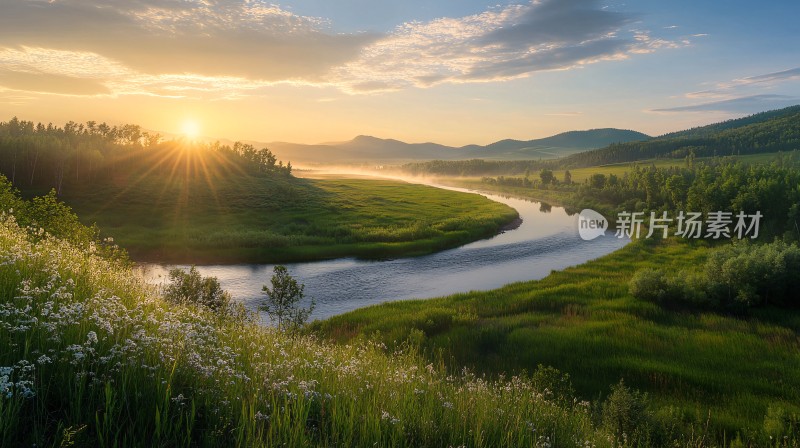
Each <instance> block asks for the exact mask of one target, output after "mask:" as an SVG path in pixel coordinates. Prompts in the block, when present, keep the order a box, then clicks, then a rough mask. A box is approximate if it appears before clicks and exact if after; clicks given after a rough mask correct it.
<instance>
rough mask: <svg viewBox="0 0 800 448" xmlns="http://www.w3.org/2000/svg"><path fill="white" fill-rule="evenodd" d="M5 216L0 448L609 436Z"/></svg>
mask: <svg viewBox="0 0 800 448" xmlns="http://www.w3.org/2000/svg"><path fill="white" fill-rule="evenodd" d="M90 252H91V251H89V252H88V253H87V252H86V251H83V250H80V249H77V248H76V247H74V246H72V245H71V244H69V243H67V242H64V241H62V240H59V239H56V238H53V237H50V236H48V235H46V234H44V233H42V234H40V233H39V232H36V233H35V234H34V235H30V234H29V233H28V232H26V231H24V230H23V229H21V228H20V227H19V226H18V225H17V223H16V222H15V220H14V219H13V217H10V216H8V215H4V216H3V219H2V220H0V446H4V447H5V446H9V447H10V446H99V447H135V446H148V447H150V446H187V447H188V446H239V447H251V446H255V447H258V446H265V447H267V446H269V447H272V446H293V447H294V446H348V447H349V446H357V447H358V446H363V447H367V446H369V447H372V446H409V447H418V446H476V447H480V446H514V447H516V446H594V445H599V446H604V445H608V439H607V438H606V436H605V435H604V434H603V433H602V432H598V430H597V429H596V428H595V427H594V426H593V424H592V418H591V410H590V409H589V407H588V404H587V403H578V402H574V403H573V402H570V403H565V402H564V401H563V400H559V399H556V398H555V397H554V396H553V395H552V394H551V393H549V392H548V391H546V390H540V389H538V388H537V387H535V386H534V383H533V382H532V381H529V380H526V379H524V378H523V377H512V378H508V379H499V380H495V381H488V380H486V379H485V378H483V377H481V376H476V375H474V374H472V373H469V372H467V371H464V372H459V373H457V374H448V373H447V369H445V368H444V365H443V364H442V363H441V362H436V361H434V362H430V361H426V360H424V358H423V357H421V356H420V355H419V354H418V353H417V350H416V349H415V347H414V346H413V345H405V346H398V347H396V348H393V349H391V350H390V349H387V348H386V347H385V346H384V345H382V344H380V343H368V342H364V343H353V344H347V345H333V344H329V343H324V342H321V341H319V340H318V339H316V338H314V337H311V336H295V337H289V336H287V335H285V334H281V333H278V332H276V331H274V330H271V329H269V328H264V327H260V326H258V325H257V324H256V323H254V322H253V321H251V320H249V319H248V318H246V317H245V318H238V319H234V318H223V317H219V316H217V315H215V314H213V313H211V312H209V311H206V310H204V309H201V308H194V307H189V306H180V305H174V304H168V303H166V302H164V301H162V300H161V298H160V297H158V296H157V294H156V292H155V291H154V290H153V289H152V288H151V287H150V286H148V285H147V284H146V283H144V282H143V281H142V280H141V279H139V278H138V277H136V276H135V275H134V273H133V272H132V271H131V270H130V269H129V268H128V267H126V266H124V265H122V264H120V263H119V262H115V261H109V260H108V259H105V258H102V257H99V256H97V255H96V254H92V253H90Z"/></svg>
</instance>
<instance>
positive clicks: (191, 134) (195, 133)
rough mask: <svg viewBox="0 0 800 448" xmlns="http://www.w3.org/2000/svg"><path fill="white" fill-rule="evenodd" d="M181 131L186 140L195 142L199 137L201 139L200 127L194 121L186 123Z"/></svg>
mask: <svg viewBox="0 0 800 448" xmlns="http://www.w3.org/2000/svg"><path fill="white" fill-rule="evenodd" d="M181 130H182V131H183V135H185V136H186V138H189V139H192V140H194V139H196V138H197V137H200V125H199V124H198V123H197V122H196V121H194V120H186V121H184V122H183V126H182V127H181Z"/></svg>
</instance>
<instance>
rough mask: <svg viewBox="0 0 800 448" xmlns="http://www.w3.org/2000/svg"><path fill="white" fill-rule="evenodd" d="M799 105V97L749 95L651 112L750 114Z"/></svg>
mask: <svg viewBox="0 0 800 448" xmlns="http://www.w3.org/2000/svg"><path fill="white" fill-rule="evenodd" d="M797 104H800V97H793V96H788V95H769V94H765V95H750V96H744V97H740V98H732V99H727V100H721V101H712V102H708V103H700V104H692V105H688V106H678V107H670V108H665V109H653V110H652V112H667V113H672V112H724V113H732V114H750V113H756V112H763V111H765V110H771V109H781V108H784V107H789V106H794V105H797Z"/></svg>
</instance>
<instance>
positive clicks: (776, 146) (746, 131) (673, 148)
mask: <svg viewBox="0 0 800 448" xmlns="http://www.w3.org/2000/svg"><path fill="white" fill-rule="evenodd" d="M796 149H800V105H798V106H792V107H788V108H785V109H779V110H774V111H769V112H762V113H759V114H755V115H751V116H748V117H744V118H739V119H735V120H728V121H724V122H721V123H715V124H711V125H708V126H702V127H698V128H693V129H689V130H686V131H680V132H673V133H670V134H665V135H662V136H660V137H656V138H653V139H650V140H646V141H639V142H628V143H617V144H611V145H608V146H606V147H604V148H600V149H595V150H591V151H585V152H582V153H579V154H573V155H570V156H567V157H565V158H564V159H562V160H560V161H559V162H558V164H559V165H560V166H562V167H566V168H572V167H582V166H595V165H605V164H609V163H623V162H633V161H636V160H645V159H653V158H683V157H686V156H687V155H688V154H690V153H694V154H695V156H696V157H713V156H728V155H742V154H757V153H768V152H777V151H792V150H796Z"/></svg>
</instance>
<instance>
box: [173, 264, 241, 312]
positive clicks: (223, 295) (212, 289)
mask: <svg viewBox="0 0 800 448" xmlns="http://www.w3.org/2000/svg"><path fill="white" fill-rule="evenodd" d="M169 280H170V283H169V285H167V287H166V288H165V289H164V298H165V299H167V300H169V301H170V302H174V303H187V302H188V303H194V304H197V305H201V306H204V307H207V308H209V309H211V310H213V311H216V312H218V313H225V312H226V311H227V310H228V308H229V306H230V300H231V298H230V294H228V293H227V292H225V290H223V289H222V287H221V286H220V284H219V281H218V280H217V278H216V277H203V276H201V275H200V272H198V271H197V268H196V267H194V266H192V267H191V269H189V272H184V271H183V270H182V269H180V268H175V269H172V270H170V271H169Z"/></svg>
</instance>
